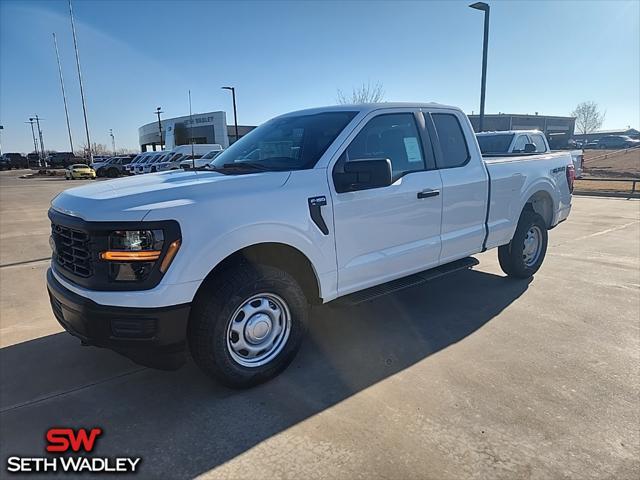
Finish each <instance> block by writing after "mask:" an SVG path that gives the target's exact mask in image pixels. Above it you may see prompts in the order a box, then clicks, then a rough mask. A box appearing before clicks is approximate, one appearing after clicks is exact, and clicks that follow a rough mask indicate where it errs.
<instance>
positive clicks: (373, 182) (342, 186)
mask: <svg viewBox="0 0 640 480" xmlns="http://www.w3.org/2000/svg"><path fill="white" fill-rule="evenodd" d="M334 180H335V186H336V191H337V192H338V193H343V192H350V191H354V190H367V189H370V188H380V187H388V186H389V185H391V183H392V169H391V160H389V159H388V158H372V159H365V160H351V161H349V162H346V163H345V164H344V173H343V172H336V173H334Z"/></svg>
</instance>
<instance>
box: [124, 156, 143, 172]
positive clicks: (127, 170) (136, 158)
mask: <svg viewBox="0 0 640 480" xmlns="http://www.w3.org/2000/svg"><path fill="white" fill-rule="evenodd" d="M142 155H144V152H142V153H139V154H137V155H136V156H135V157H133V158H132V159H131V162H129V163H128V164H126V165H125V166H124V171H123V173H124V174H125V175H131V167H133V166H134V165H135V164H136V162H137V161H138V160H140V157H142Z"/></svg>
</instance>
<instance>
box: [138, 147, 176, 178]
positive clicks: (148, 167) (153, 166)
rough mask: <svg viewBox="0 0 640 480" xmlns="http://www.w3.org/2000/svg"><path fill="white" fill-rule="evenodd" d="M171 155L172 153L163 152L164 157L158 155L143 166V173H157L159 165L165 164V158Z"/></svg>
mask: <svg viewBox="0 0 640 480" xmlns="http://www.w3.org/2000/svg"><path fill="white" fill-rule="evenodd" d="M170 155H171V152H162V155H156V156H154V157H153V159H151V160H149V161H148V162H146V163H145V164H144V165H143V166H142V173H155V172H157V171H158V170H157V165H158V164H159V163H160V162H163V161H164V159H165V158H167V157H168V156H170Z"/></svg>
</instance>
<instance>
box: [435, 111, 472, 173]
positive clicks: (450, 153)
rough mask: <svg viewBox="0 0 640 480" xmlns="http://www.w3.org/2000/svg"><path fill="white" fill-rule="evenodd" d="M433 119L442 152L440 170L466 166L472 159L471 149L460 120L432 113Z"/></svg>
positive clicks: (449, 115) (450, 115) (439, 163)
mask: <svg viewBox="0 0 640 480" xmlns="http://www.w3.org/2000/svg"><path fill="white" fill-rule="evenodd" d="M431 118H432V119H433V126H434V127H435V129H436V134H437V136H438V142H439V143H440V151H441V152H442V158H441V159H440V160H439V162H438V168H456V167H462V166H463V165H466V163H467V162H468V161H469V158H470V156H469V148H468V147H467V140H466V138H465V136H464V132H463V131H462V127H461V126H460V122H459V121H458V118H457V117H456V116H455V115H452V114H450V113H432V114H431Z"/></svg>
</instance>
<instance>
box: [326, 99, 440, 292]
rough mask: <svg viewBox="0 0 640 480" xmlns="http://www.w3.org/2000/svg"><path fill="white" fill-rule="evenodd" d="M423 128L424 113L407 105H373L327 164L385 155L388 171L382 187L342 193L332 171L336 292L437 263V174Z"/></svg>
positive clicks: (338, 167) (336, 167)
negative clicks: (385, 107) (375, 108)
mask: <svg viewBox="0 0 640 480" xmlns="http://www.w3.org/2000/svg"><path fill="white" fill-rule="evenodd" d="M425 135H427V133H426V129H425V128H424V119H423V117H422V116H418V115H416V113H415V112H414V111H413V110H412V109H393V110H387V111H386V112H384V113H378V112H375V113H373V114H372V115H371V116H370V117H369V118H368V120H367V121H366V123H365V124H364V126H363V127H362V128H361V129H360V130H359V131H358V132H357V133H354V134H352V136H351V137H350V140H349V141H348V146H347V147H346V148H345V149H344V151H343V152H342V153H341V154H340V157H339V158H338V160H337V161H336V163H335V164H334V166H333V169H331V170H330V171H332V172H341V171H343V169H344V164H345V163H346V162H349V161H356V160H364V159H373V158H388V159H389V160H390V161H391V165H392V172H393V174H392V184H391V185H389V186H386V187H379V188H370V189H366V190H355V191H346V192H343V193H338V192H337V191H336V188H335V177H334V178H332V182H331V183H332V197H333V211H334V229H335V238H336V256H337V269H338V292H339V295H344V294H347V293H351V292H353V291H357V290H361V289H364V288H367V287H369V286H373V285H377V284H380V283H384V282H386V281H389V280H393V279H395V278H400V277H403V276H406V275H409V274H412V273H415V272H418V271H421V270H425V269H428V268H430V267H434V266H436V265H437V264H438V261H439V257H440V248H441V240H440V222H441V214H442V195H441V194H440V192H441V189H442V181H441V179H440V173H439V171H438V170H436V169H435V162H434V160H433V152H432V149H431V143H430V141H429V139H428V135H427V136H425ZM332 176H333V174H332Z"/></svg>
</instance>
